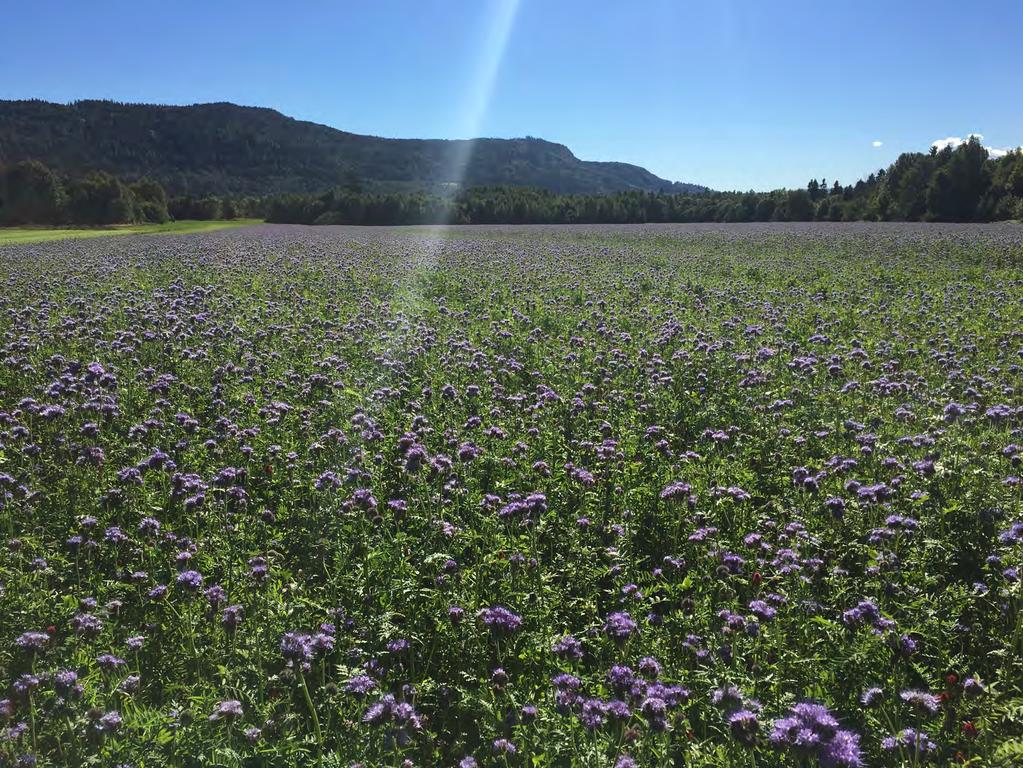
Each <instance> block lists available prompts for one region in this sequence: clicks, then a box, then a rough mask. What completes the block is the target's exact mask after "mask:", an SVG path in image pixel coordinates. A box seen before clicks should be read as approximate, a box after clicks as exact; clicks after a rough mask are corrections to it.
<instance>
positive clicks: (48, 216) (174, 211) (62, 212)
mask: <svg viewBox="0 0 1023 768" xmlns="http://www.w3.org/2000/svg"><path fill="white" fill-rule="evenodd" d="M265 205H266V204H265V202H264V201H263V200H261V199H258V198H251V197H243V198H220V197H215V196H205V197H201V198H197V197H191V196H187V195H185V196H178V197H171V198H168V196H167V193H166V192H165V191H164V188H163V186H161V185H160V184H159V182H156V181H154V180H152V179H150V178H142V179H138V180H135V181H132V182H128V181H125V180H123V179H119V178H117V177H116V176H113V175H111V174H109V173H107V172H105V171H92V172H90V173H86V174H84V175H83V176H80V177H70V178H69V177H63V176H61V175H59V174H57V173H55V172H54V171H52V170H51V169H50V168H48V167H46V166H45V165H43V164H42V163H41V162H39V161H38V160H23V161H21V162H19V163H15V164H14V165H12V166H10V167H7V168H4V167H0V226H19V225H26V224H37V225H56V224H69V225H75V226H104V225H111V224H134V223H139V222H151V223H157V224H161V223H163V222H166V221H171V220H181V219H234V218H239V217H250V216H252V217H255V216H259V217H262V216H263V212H264V210H265Z"/></svg>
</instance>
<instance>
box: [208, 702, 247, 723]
mask: <svg viewBox="0 0 1023 768" xmlns="http://www.w3.org/2000/svg"><path fill="white" fill-rule="evenodd" d="M242 714H243V711H242V703H241V702H240V701H238V700H237V699H227V700H225V701H222V702H220V703H219V704H217V706H216V708H215V709H214V710H213V714H211V715H210V722H216V721H217V720H234V719H235V718H239V717H241V716H242Z"/></svg>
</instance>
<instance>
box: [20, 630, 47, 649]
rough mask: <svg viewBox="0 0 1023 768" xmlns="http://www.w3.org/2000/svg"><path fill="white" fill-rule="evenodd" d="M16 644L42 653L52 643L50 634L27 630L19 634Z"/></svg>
mask: <svg viewBox="0 0 1023 768" xmlns="http://www.w3.org/2000/svg"><path fill="white" fill-rule="evenodd" d="M14 644H15V645H17V646H18V647H19V648H23V649H24V650H26V651H28V652H29V653H41V652H42V651H45V650H46V646H47V645H49V644H50V636H49V635H47V634H46V633H45V632H25V633H23V634H21V635H19V636H18V638H17V639H16V640H15V641H14Z"/></svg>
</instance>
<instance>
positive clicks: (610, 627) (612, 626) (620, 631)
mask: <svg viewBox="0 0 1023 768" xmlns="http://www.w3.org/2000/svg"><path fill="white" fill-rule="evenodd" d="M637 629H638V625H637V624H636V622H635V621H634V620H633V618H632V617H631V616H630V615H629V614H628V613H626V612H625V611H617V612H615V613H612V614H609V615H608V617H607V618H606V619H605V620H604V632H606V633H607V634H608V635H609V636H610V637H612V638H614V639H615V640H626V639H628V638H629V637H630V636H631V635H632V634H633V633H634V632H635V631H636V630H637Z"/></svg>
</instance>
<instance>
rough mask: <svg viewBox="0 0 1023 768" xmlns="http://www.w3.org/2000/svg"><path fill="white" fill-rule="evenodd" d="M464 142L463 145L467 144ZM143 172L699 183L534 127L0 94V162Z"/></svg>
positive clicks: (613, 188)
mask: <svg viewBox="0 0 1023 768" xmlns="http://www.w3.org/2000/svg"><path fill="white" fill-rule="evenodd" d="M466 145H469V146H466ZM25 159H35V160H40V161H41V162H43V163H45V164H46V165H48V166H50V167H51V168H53V169H54V170H56V171H59V172H61V173H68V174H81V173H84V172H87V171H89V170H104V171H109V172H111V173H114V174H115V175H119V176H124V177H126V178H140V177H143V176H149V177H152V178H154V179H156V180H157V181H159V182H160V183H161V184H163V185H164V186H165V187H166V188H167V190H168V191H169V192H171V193H173V194H193V195H203V194H217V195H245V194H248V195H262V194H277V193H288V192H298V193H308V192H320V191H324V190H326V189H330V188H333V187H337V186H362V187H369V188H374V189H382V190H403V189H416V188H423V189H431V190H434V191H436V190H438V189H444V188H452V189H458V188H468V187H475V186H497V185H508V186H529V187H539V188H542V189H548V190H550V191H552V192H557V193H560V194H573V193H578V194H600V193H612V192H621V191H630V190H639V191H649V192H689V193H692V192H704V191H708V190H707V188H706V187H703V186H701V185H697V184H689V183H684V182H672V181H668V180H666V179H662V178H660V177H658V176H656V175H655V174H653V173H651V172H650V171H648V170H647V169H645V168H643V167H641V166H638V165H632V164H630V163H621V162H615V161H597V160H581V159H579V158H577V157H576V156H575V154H574V153H573V152H572V151H571V149H569V148H568V147H567V146H566V145H564V144H560V143H557V142H552V141H547V140H545V139H539V138H534V137H529V136H527V137H524V138H511V139H499V138H475V139H404V138H389V137H382V136H368V135H363V134H356V133H351V132H348V131H344V130H341V129H338V128H334V127H331V126H327V125H322V124H320V123H315V122H312V121H308V120H300V119H297V118H293V117H289V116H287V115H284V114H283V113H281V112H279V111H277V110H275V109H272V108H269V107H252V106H242V105H238V104H234V103H232V102H209V103H201V104H189V105H163V104H140V103H123V102H115V101H108V100H100V99H84V100H80V101H75V102H70V103H68V104H58V103H54V102H48V101H43V100H35V99H32V100H0V163H15V162H18V161H20V160H25Z"/></svg>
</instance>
